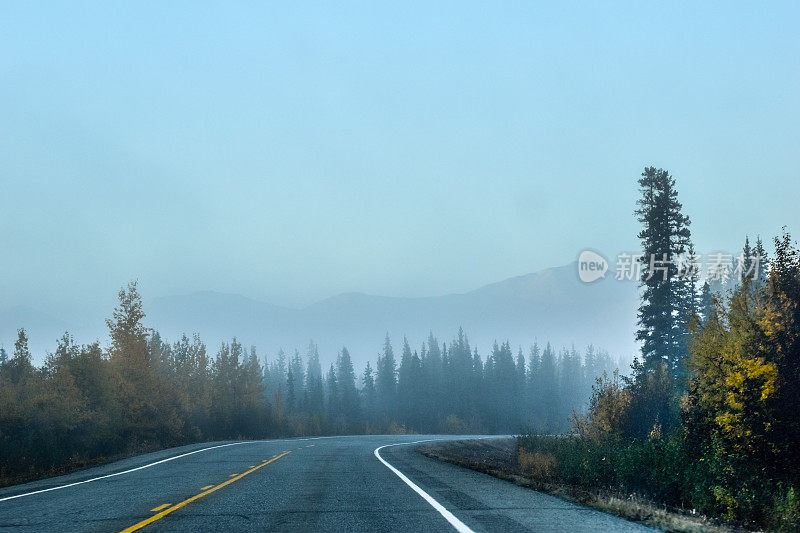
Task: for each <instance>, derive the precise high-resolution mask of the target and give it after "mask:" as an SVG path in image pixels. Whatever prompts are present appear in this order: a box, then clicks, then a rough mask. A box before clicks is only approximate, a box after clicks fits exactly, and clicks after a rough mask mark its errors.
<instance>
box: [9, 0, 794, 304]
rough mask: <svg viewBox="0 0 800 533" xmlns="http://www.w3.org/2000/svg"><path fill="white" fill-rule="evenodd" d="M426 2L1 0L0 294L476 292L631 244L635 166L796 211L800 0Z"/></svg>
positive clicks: (713, 199) (743, 210) (702, 243)
mask: <svg viewBox="0 0 800 533" xmlns="http://www.w3.org/2000/svg"><path fill="white" fill-rule="evenodd" d="M112 4H114V5H112ZM431 4H432V3H430V2H363V3H348V2H330V3H302V2H283V3H278V2H275V3H267V2H253V3H243V2H225V3H217V4H216V5H214V4H211V3H208V4H206V3H202V2H185V3H179V2H152V3H147V2H130V3H127V5H125V4H117V3H111V2H97V3H83V2H63V3H59V2H47V3H37V2H3V3H2V5H0V79H1V80H2V82H0V161H2V164H1V165H0V258H2V260H0V308H5V307H10V306H16V305H26V306H30V307H33V308H37V309H40V310H43V311H49V312H51V313H53V314H54V315H56V316H65V315H69V314H74V313H81V312H84V311H85V310H87V309H97V308H101V307H104V306H105V307H106V308H108V309H110V308H111V306H112V305H113V303H114V299H115V295H116V291H117V290H118V288H119V287H120V286H122V285H123V284H125V283H126V282H127V281H128V280H131V279H138V280H139V283H140V287H141V290H142V292H143V294H144V296H145V297H146V298H147V297H156V296H163V295H172V294H183V293H191V292H194V291H199V290H215V291H221V292H231V293H238V294H243V295H246V296H249V297H252V298H256V299H261V300H265V301H269V302H273V303H277V304H282V305H289V306H303V305H307V304H309V303H311V302H313V301H315V300H318V299H321V298H324V297H328V296H331V295H334V294H338V293H341V292H346V291H360V292H367V293H372V294H381V295H393V296H425V295H436V294H445V293H450V292H463V291H467V290H470V289H473V288H476V287H479V286H481V285H484V284H486V283H490V282H493V281H498V280H501V279H504V278H507V277H510V276H514V275H520V274H524V273H529V272H534V271H537V270H540V269H543V268H547V267H551V266H556V265H562V264H566V263H568V262H570V261H573V260H575V259H576V258H577V256H578V254H579V252H580V251H581V250H583V249H584V248H592V249H595V250H599V251H601V252H603V253H605V254H607V255H609V256H613V255H614V254H616V253H618V252H620V251H634V250H636V249H637V241H636V232H637V224H636V221H635V219H634V216H633V210H634V209H635V201H636V197H637V189H636V179H637V177H638V175H639V174H640V173H641V171H642V168H643V167H644V166H646V165H654V166H657V167H663V168H666V169H668V170H670V172H672V174H673V175H674V176H675V178H676V180H677V185H678V190H679V193H680V200H681V201H682V202H683V204H684V208H685V212H686V213H687V214H688V215H689V216H690V217H691V219H692V230H693V236H694V241H695V243H696V247H697V249H698V250H699V251H701V252H710V251H715V250H734V251H735V250H737V249H739V248H740V246H741V243H742V240H743V238H744V235H745V234H746V233H749V234H751V235H754V234H761V235H762V236H764V237H765V238H770V237H771V236H773V235H775V234H776V233H778V232H779V231H780V228H781V226H783V225H787V226H788V227H789V229H790V230H793V231H795V232H798V231H800V220H798V209H797V200H798V198H800V179H798V178H800V176H798V174H799V171H798V169H800V149H798V141H799V140H800V135H799V134H800V98H798V96H800V95H799V94H798V91H800V89H798V88H800V31H798V28H800V4H797V3H796V2H785V3H781V2H770V3H736V2H720V3H710V2H709V3H702V4H703V5H699V4H700V3H697V2H687V3H681V2H670V3H669V4H668V5H655V4H653V3H649V2H630V3H621V2H620V3H615V4H614V7H610V6H609V5H607V4H605V3H594V2H586V3H568V2H550V3H539V2H519V3H513V2H509V3H503V2H484V3H469V2H464V1H459V2H449V3H448V2H442V3H435V5H431ZM602 4H604V5H602Z"/></svg>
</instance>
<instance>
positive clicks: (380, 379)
mask: <svg viewBox="0 0 800 533" xmlns="http://www.w3.org/2000/svg"><path fill="white" fill-rule="evenodd" d="M375 388H376V390H377V393H378V408H379V410H380V413H381V415H383V416H384V417H386V418H387V421H390V420H391V418H392V417H393V416H394V408H395V406H396V405H397V363H396V362H395V358H394V350H392V342H391V340H390V339H389V334H388V333H387V334H386V338H385V339H384V342H383V354H382V355H381V356H380V357H379V358H378V367H377V376H376V379H375Z"/></svg>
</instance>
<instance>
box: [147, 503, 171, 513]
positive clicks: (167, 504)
mask: <svg viewBox="0 0 800 533" xmlns="http://www.w3.org/2000/svg"><path fill="white" fill-rule="evenodd" d="M170 505H172V504H171V503H162V504H161V505H159V506H158V507H155V508H153V509H150V511H160V510H161V509H164V508H166V507H169V506H170Z"/></svg>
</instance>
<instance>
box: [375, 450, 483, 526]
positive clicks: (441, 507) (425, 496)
mask: <svg viewBox="0 0 800 533" xmlns="http://www.w3.org/2000/svg"><path fill="white" fill-rule="evenodd" d="M435 440H442V439H428V440H418V441H414V442H402V443H397V444H387V445H385V446H379V447H377V448H375V457H377V458H378V461H380V462H381V463H383V464H384V465H385V466H386V467H387V468H388V469H389V470H391V471H392V472H394V473H395V474H396V475H397V477H399V478H400V479H402V480H403V482H404V483H405V484H406V485H408V486H409V487H411V488H412V489H414V492H416V493H417V494H419V495H420V496H422V498H423V499H424V500H425V501H426V502H428V503H429V504H430V505H431V507H433V508H434V509H436V510H437V511H438V512H439V514H440V515H442V516H443V517H444V518H445V520H447V521H448V522H450V525H451V526H453V527H454V528H455V529H456V531H458V532H459V533H475V532H474V531H473V530H472V529H470V528H469V526H467V524H465V523H464V522H462V521H461V520H459V519H458V518H456V516H455V515H454V514H453V513H451V512H450V511H448V510H447V509H446V508H445V507H444V505H442V504H441V503H439V502H437V501H436V500H434V499H433V496H431V495H430V494H428V493H427V492H425V491H424V490H422V489H421V488H420V487H419V486H418V485H417V484H416V483H414V482H413V481H411V480H410V479H408V478H407V477H406V475H405V474H403V473H402V472H401V471H399V470H398V469H396V468H395V467H393V466H392V465H390V464H389V463H388V462H386V460H385V459H384V458H383V457H381V454H380V451H381V450H382V449H383V448H388V447H389V446H401V445H403V444H419V443H421V442H433V441H435Z"/></svg>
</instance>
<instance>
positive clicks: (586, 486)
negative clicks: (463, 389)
mask: <svg viewBox="0 0 800 533" xmlns="http://www.w3.org/2000/svg"><path fill="white" fill-rule="evenodd" d="M527 438H529V437H521V438H518V439H513V438H511V439H492V440H481V441H469V440H465V441H451V442H445V443H431V444H425V445H422V446H419V447H417V451H418V452H420V453H422V454H423V455H425V456H427V457H431V458H433V459H438V460H441V461H446V462H449V463H452V464H455V465H458V466H462V467H465V468H470V469H472V470H476V471H479V472H483V473H485V474H489V475H492V476H494V477H497V478H500V479H505V480H507V481H511V482H513V483H516V484H517V485H520V486H523V487H527V488H531V489H534V490H538V491H541V492H546V493H548V494H552V495H554V496H558V497H560V498H563V499H565V500H568V501H572V502H576V503H580V504H583V505H587V506H589V507H592V508H595V509H598V510H601V511H603V512H607V513H610V514H614V515H616V516H620V517H622V518H626V519H628V520H632V521H636V522H641V523H644V524H647V525H651V526H654V527H657V528H659V529H662V530H665V531H675V532H685V533H701V532H703V533H704V532H713V533H715V532H729V531H749V530H748V529H746V528H745V527H744V526H743V525H741V524H730V523H725V522H723V521H721V520H718V519H714V518H710V517H708V516H704V515H701V514H700V513H698V512H696V511H693V510H691V509H681V508H676V507H672V506H668V505H665V504H663V503H659V502H657V501H655V500H654V499H651V498H647V497H645V496H643V495H642V494H641V493H636V492H627V491H622V490H619V489H617V488H614V487H613V486H610V485H608V486H605V485H604V484H603V483H602V481H601V479H603V475H604V474H605V475H607V474H608V472H605V473H603V472H600V473H594V474H593V473H591V472H589V470H591V469H592V465H594V464H596V463H599V464H600V465H602V464H603V463H610V462H611V460H610V459H609V458H607V457H606V458H605V459H604V457H603V456H602V455H599V456H593V457H592V458H591V459H587V456H586V455H584V453H585V452H586V450H577V449H575V448H573V446H574V445H575V444H576V442H577V439H575V440H574V441H573V439H570V438H568V437H564V438H562V437H552V436H547V437H541V436H540V437H535V439H536V441H535V443H531V442H526V443H525V444H526V445H523V443H522V439H527ZM570 441H573V442H570ZM536 446H538V447H536ZM531 450H533V451H531ZM567 452H568V453H569V456H570V457H574V458H575V459H576V460H575V461H574V462H570V464H569V465H567V466H566V469H562V466H563V463H561V462H559V460H560V459H562V454H565V453H567ZM597 453H600V452H597ZM581 456H582V457H583V459H582V460H581V459H579V458H580V457H581ZM601 468H603V467H602V466H601ZM639 473H640V474H641V475H643V476H647V475H648V474H647V473H646V472H641V471H640V472H639Z"/></svg>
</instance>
